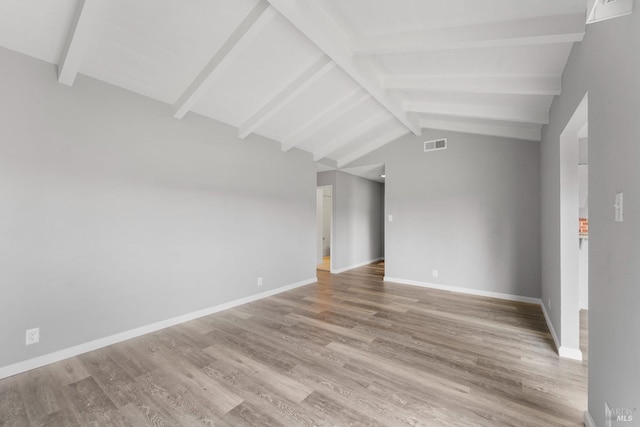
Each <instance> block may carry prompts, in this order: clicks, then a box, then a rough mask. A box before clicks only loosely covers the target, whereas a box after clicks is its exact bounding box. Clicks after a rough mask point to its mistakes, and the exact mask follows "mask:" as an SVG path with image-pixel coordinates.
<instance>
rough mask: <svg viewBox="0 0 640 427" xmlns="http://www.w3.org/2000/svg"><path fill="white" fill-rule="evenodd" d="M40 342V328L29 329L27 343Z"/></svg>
mask: <svg viewBox="0 0 640 427" xmlns="http://www.w3.org/2000/svg"><path fill="white" fill-rule="evenodd" d="M37 342H40V328H33V329H27V337H26V345H31V344H35V343H37Z"/></svg>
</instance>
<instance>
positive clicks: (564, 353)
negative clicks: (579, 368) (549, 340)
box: [558, 346, 582, 362]
mask: <svg viewBox="0 0 640 427" xmlns="http://www.w3.org/2000/svg"><path fill="white" fill-rule="evenodd" d="M558 355H560V357H562V358H564V359H571V360H577V361H579V362H582V351H581V350H580V349H579V348H572V347H567V346H560V348H559V349H558Z"/></svg>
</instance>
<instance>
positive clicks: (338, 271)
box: [331, 257, 384, 274]
mask: <svg viewBox="0 0 640 427" xmlns="http://www.w3.org/2000/svg"><path fill="white" fill-rule="evenodd" d="M383 259H384V257H380V258H374V259H370V260H368V261H363V262H359V263H357V264H352V265H349V266H347V267H343V268H340V269H336V270H334V269H331V274H340V273H344V272H345V271H348V270H353V269H354V268H358V267H364V266H365V265H369V264H373V263H374V262H378V261H382V260H383Z"/></svg>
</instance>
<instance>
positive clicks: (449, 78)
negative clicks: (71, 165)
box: [0, 0, 586, 167]
mask: <svg viewBox="0 0 640 427" xmlns="http://www.w3.org/2000/svg"><path fill="white" fill-rule="evenodd" d="M83 5H84V8H81V7H82V6H83ZM585 10H586V2H585V0H517V1H515V0H485V1H482V2H480V1H477V0H446V1H440V2H432V1H424V0H349V1H342V0H314V1H308V2H307V1H304V2H303V1H300V2H298V1H291V0H135V1H131V0H84V1H78V0H55V1H51V0H0V46H3V47H6V48H9V49H12V50H15V51H18V52H21V53H23V54H26V55H30V56H33V57H36V58H39V59H42V60H44V61H47V62H50V63H54V64H57V65H58V67H59V77H58V80H59V81H60V82H61V83H64V84H67V85H72V84H73V81H74V79H75V76H76V74H77V73H78V72H79V73H81V74H85V75H88V76H91V77H94V78H96V79H99V80H102V81H104V82H107V83H110V84H113V85H115V86H119V87H122V88H125V89H128V90H130V91H133V92H135V93H138V94H140V95H143V96H147V97H151V98H154V99H156V100H159V101H161V102H165V103H168V104H171V105H173V107H174V112H175V113H174V117H176V119H180V118H182V117H184V115H185V114H187V113H188V112H189V111H192V112H194V113H198V114H201V115H204V116H207V117H210V118H212V119H216V120H219V121H222V122H225V123H228V124H230V125H233V126H237V127H238V128H239V132H238V133H239V136H240V137H245V136H246V135H248V134H250V133H252V132H255V133H258V134H261V135H264V136H267V137H268V138H272V139H274V140H276V141H279V142H281V143H282V149H283V150H285V151H286V150H289V149H292V148H294V147H295V148H298V149H301V150H304V151H307V152H309V153H311V154H312V155H313V156H314V159H316V160H322V159H323V158H324V160H325V161H326V162H328V164H337V165H338V166H339V167H343V166H344V165H347V164H349V163H350V162H352V161H353V160H355V159H357V158H358V157H361V156H363V155H365V154H366V153H368V152H370V151H371V150H374V149H376V148H378V147H381V146H383V145H384V144H386V143H389V142H391V141H392V140H394V139H397V138H399V137H400V136H402V135H404V134H406V133H408V132H413V133H415V134H419V132H420V130H421V129H422V128H431V129H443V130H452V131H459V132H468V133H477V134H482V135H492V136H499V137H509V138H516V139H525V140H533V141H537V140H539V139H540V132H541V128H542V125H543V124H544V123H546V122H547V121H548V111H549V108H550V105H551V102H552V100H553V96H555V95H557V94H559V93H560V91H561V76H562V72H563V70H564V67H565V65H566V62H567V59H568V57H569V53H570V51H571V48H572V46H573V43H574V42H576V41H580V40H582V37H583V36H584V23H585V18H584V16H585ZM80 11H82V13H79V12H80ZM85 12H86V13H85ZM74 17H79V20H80V22H79V24H78V25H77V26H76V25H75V21H74ZM523 20H524V21H523ZM67 47H68V49H69V51H70V52H71V53H68V52H67ZM63 52H64V53H65V54H64V55H63ZM69 55H71V59H69Z"/></svg>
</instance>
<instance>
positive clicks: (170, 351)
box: [0, 263, 586, 426]
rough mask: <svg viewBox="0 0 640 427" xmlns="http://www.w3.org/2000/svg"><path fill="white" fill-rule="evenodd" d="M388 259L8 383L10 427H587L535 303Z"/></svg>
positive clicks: (576, 389) (574, 378)
mask: <svg viewBox="0 0 640 427" xmlns="http://www.w3.org/2000/svg"><path fill="white" fill-rule="evenodd" d="M382 268H383V264H382V263H380V264H377V265H373V266H367V267H362V268H359V269H357V270H352V271H351V272H347V273H343V274H340V275H330V274H329V273H325V272H321V271H320V272H319V273H318V274H319V276H320V283H319V284H318V285H309V286H305V287H302V288H298V289H296V290H293V291H290V292H287V293H283V294H279V295H277V296H274V297H270V298H267V299H264V300H261V301H257V302H254V303H251V304H247V305H244V306H241V307H237V308H234V309H231V310H227V311H224V312H221V313H217V314H214V315H211V316H208V317H205V318H202V319H198V320H195V321H192V322H188V323H185V324H182V325H179V326H176V327H173V328H168V329H165V330H162V331H159V332H156V333H152V334H149V335H146V336H143V337H140V338H136V339H133V340H130V341H127V342H123V343H120V344H117V345H113V346H111V347H107V348H104V349H101V350H98V351H94V352H91V353H87V354H84V355H81V356H78V357H74V358H72V359H68V360H66V361H63V362H60V363H57V364H53V365H50V366H47V367H44V368H40V369H37V370H34V371H31V372H27V373H24V374H21V375H17V376H15V377H11V378H8V379H5V380H1V381H0V425H2V426H40V425H51V426H58V425H74V426H88V425H109V426H111V425H115V426H119V425H131V426H142V425H154V426H162V425H165V426H178V425H186V426H192V425H229V426H244V425H261V426H263V425H286V426H298V425H339V426H342V425H390V426H396V425H425V426H501V425H513V426H554V425H563V426H564V425H574V426H577V425H582V424H581V420H582V412H583V411H584V410H585V408H586V363H578V362H573V361H568V360H561V359H559V358H558V356H557V354H556V353H555V351H554V348H553V344H552V341H551V337H550V335H549V333H548V331H547V329H546V326H545V323H544V319H543V316H542V313H541V311H540V308H539V307H537V306H534V305H529V304H523V303H514V302H506V301H501V300H496V299H491V298H483V297H475V296H465V295H460V294H452V293H448V292H443V291H435V290H428V289H422V288H417V287H410V286H402V285H395V284H392V283H383V282H382Z"/></svg>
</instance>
